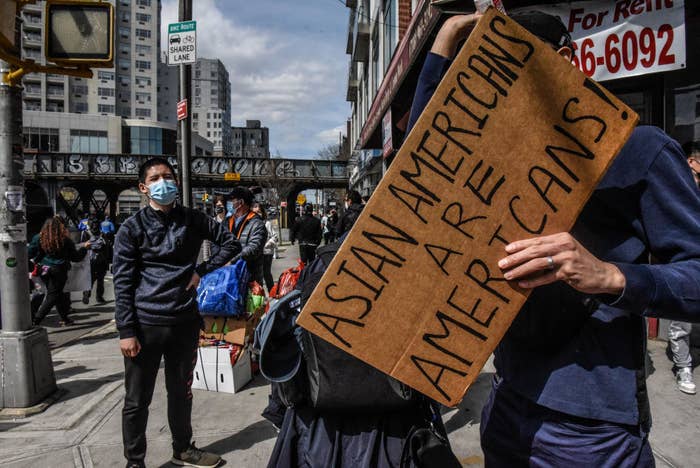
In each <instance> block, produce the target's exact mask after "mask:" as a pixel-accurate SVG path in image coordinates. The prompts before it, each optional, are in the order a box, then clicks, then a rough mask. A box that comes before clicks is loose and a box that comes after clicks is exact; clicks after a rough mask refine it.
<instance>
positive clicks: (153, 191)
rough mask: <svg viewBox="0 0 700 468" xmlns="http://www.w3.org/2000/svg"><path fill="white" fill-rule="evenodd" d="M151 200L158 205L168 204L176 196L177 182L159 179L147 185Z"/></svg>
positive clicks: (173, 200)
mask: <svg viewBox="0 0 700 468" xmlns="http://www.w3.org/2000/svg"><path fill="white" fill-rule="evenodd" d="M148 193H149V197H150V198H151V200H153V201H154V202H156V203H158V204H159V205H170V204H172V203H173V202H175V199H176V198H177V193H178V190H177V184H176V183H175V181H172V180H166V179H160V180H158V181H157V182H153V183H152V184H151V185H149V186H148Z"/></svg>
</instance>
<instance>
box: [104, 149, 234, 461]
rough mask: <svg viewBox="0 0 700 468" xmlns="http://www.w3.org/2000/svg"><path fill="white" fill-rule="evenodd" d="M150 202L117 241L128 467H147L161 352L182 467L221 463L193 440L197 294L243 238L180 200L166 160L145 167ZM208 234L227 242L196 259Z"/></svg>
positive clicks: (143, 187) (142, 183)
mask: <svg viewBox="0 0 700 468" xmlns="http://www.w3.org/2000/svg"><path fill="white" fill-rule="evenodd" d="M139 191H140V192H141V193H143V194H144V195H145V196H146V197H148V206H146V207H145V208H143V209H141V210H140V211H139V212H138V213H136V214H134V215H133V216H131V217H130V218H129V219H127V220H126V221H125V222H124V224H123V225H122V227H121V228H120V229H119V232H118V233H117V236H116V239H115V245H114V262H113V264H114V294H115V302H116V310H115V317H116V322H117V329H118V330H119V338H120V340H119V346H120V348H121V352H122V354H123V355H124V367H125V375H124V380H125V387H126V396H125V399H124V408H123V410H122V435H123V440H124V456H125V457H126V459H127V460H128V463H127V467H143V466H145V465H144V459H145V457H146V423H147V420H148V406H149V404H150V402H151V398H152V396H153V388H154V386H155V381H156V376H157V374H158V368H159V366H160V361H161V357H163V358H164V360H165V381H166V386H167V390H168V422H169V425H170V431H171V433H172V437H173V457H172V459H171V462H172V463H174V464H176V465H184V466H199V467H213V466H216V465H218V464H219V463H220V462H221V458H220V457H219V456H218V455H214V454H211V453H207V452H204V451H202V450H200V449H198V448H197V447H195V446H194V444H193V443H192V440H191V439H192V424H191V416H192V392H191V384H192V371H193V370H194V364H195V362H196V352H197V341H198V336H199V329H200V325H201V323H200V322H201V319H200V317H199V313H198V311H197V301H196V292H197V285H198V284H199V280H200V277H201V276H204V275H205V274H207V273H209V272H210V271H213V270H215V269H216V268H219V267H221V266H223V265H225V264H226V262H228V261H229V260H230V259H231V258H233V257H234V256H235V255H236V254H237V253H239V252H240V250H241V247H240V244H239V243H238V242H237V241H236V240H235V239H234V238H233V236H231V234H230V233H229V232H228V231H226V229H225V228H224V227H223V226H222V225H221V224H220V223H217V222H216V221H215V220H214V219H212V218H211V217H209V216H207V215H206V214H204V213H202V212H200V211H196V210H192V209H190V208H185V207H182V206H179V205H176V204H175V200H176V199H177V195H178V183H177V179H176V177H175V171H174V169H173V167H172V166H171V165H170V163H169V162H168V161H167V160H165V159H163V158H153V159H150V160H148V161H146V162H145V163H144V164H143V165H142V166H141V168H140V169H139ZM204 240H209V241H211V242H212V244H214V245H217V246H218V247H219V250H218V253H217V254H216V255H213V256H212V257H211V258H210V259H209V260H208V261H206V262H203V263H201V264H199V265H196V261H197V256H198V254H199V249H200V247H201V245H202V242H203V241H204Z"/></svg>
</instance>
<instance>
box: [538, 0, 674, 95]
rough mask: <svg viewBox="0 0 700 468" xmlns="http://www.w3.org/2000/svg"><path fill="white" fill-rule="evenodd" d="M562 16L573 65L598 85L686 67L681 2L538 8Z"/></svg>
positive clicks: (638, 0)
mask: <svg viewBox="0 0 700 468" xmlns="http://www.w3.org/2000/svg"><path fill="white" fill-rule="evenodd" d="M537 9H538V10H542V11H545V12H548V13H551V14H553V15H557V16H559V17H560V18H561V20H562V21H563V22H564V24H565V25H567V27H568V29H569V32H571V36H572V38H573V39H574V41H575V42H576V48H577V51H576V58H575V59H574V63H575V64H576V66H578V67H579V68H580V69H581V70H582V71H583V72H584V73H585V74H586V75H588V76H590V77H592V78H594V79H595V80H597V81H605V80H613V79H617V78H624V77H628V76H636V75H644V74H647V73H656V72H663V71H669V70H677V69H679V68H685V63H686V62H685V7H684V2H683V0H618V1H616V2H608V1H602V0H601V1H580V2H573V3H566V4H563V3H562V4H558V5H542V6H538V7H537Z"/></svg>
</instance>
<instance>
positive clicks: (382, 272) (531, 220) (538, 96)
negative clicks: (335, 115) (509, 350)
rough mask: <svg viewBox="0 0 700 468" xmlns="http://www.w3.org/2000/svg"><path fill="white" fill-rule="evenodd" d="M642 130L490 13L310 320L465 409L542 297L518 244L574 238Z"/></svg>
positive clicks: (331, 274) (352, 237)
mask: <svg viewBox="0 0 700 468" xmlns="http://www.w3.org/2000/svg"><path fill="white" fill-rule="evenodd" d="M637 121H638V117H637V115H636V114H635V113H634V112H633V111H631V110H630V109H629V108H628V107H626V106H625V105H624V104H623V103H622V102H620V101H619V100H618V99H616V98H615V97H613V96H612V95H611V94H610V93H608V92H607V91H605V90H604V89H602V88H601V87H599V85H597V84H596V83H595V82H594V81H592V80H591V79H589V78H587V77H586V76H584V75H583V74H582V73H581V72H580V71H579V70H577V69H576V68H574V67H572V66H571V65H570V64H568V63H567V62H566V60H562V58H561V56H559V55H558V54H556V53H555V52H554V51H553V50H552V49H551V48H550V47H548V46H546V45H545V44H543V43H542V42H541V41H539V40H537V39H536V38H535V37H534V36H533V35H531V34H529V33H528V32H527V31H525V30H524V29H523V28H522V27H520V26H518V25H517V24H516V23H515V22H514V21H512V20H510V19H508V17H505V16H502V15H500V14H499V13H497V12H496V11H495V10H493V9H490V10H489V11H488V12H487V13H486V15H485V16H484V17H483V19H482V20H481V21H480V22H479V24H478V25H477V27H476V29H475V31H474V32H473V33H472V35H471V36H470V38H469V40H468V41H467V43H466V45H465V46H464V47H463V48H462V50H461V51H460V53H459V55H458V56H457V58H456V59H455V61H454V63H453V65H452V66H451V68H450V69H449V71H448V72H447V74H446V75H445V77H444V78H443V80H442V82H441V83H440V86H439V87H438V89H437V91H436V93H435V95H434V96H433V98H432V99H431V101H430V103H429V104H428V106H427V108H426V109H425V110H424V112H423V114H422V115H421V117H420V118H419V120H418V122H417V123H416V125H415V127H414V128H413V130H412V131H411V133H410V134H409V135H408V138H407V139H406V140H405V142H404V143H403V144H402V145H401V148H400V149H399V151H398V154H397V156H396V157H395V159H394V161H393V163H392V164H391V166H390V167H389V170H388V172H387V173H386V174H385V176H384V177H383V178H382V179H381V182H380V183H379V186H378V187H377V188H376V190H375V191H374V193H373V195H372V198H371V199H370V200H369V202H368V203H367V205H366V206H365V208H364V209H363V210H362V213H361V215H360V218H359V219H358V221H357V223H356V225H355V227H354V228H353V229H352V230H351V231H350V234H349V235H348V237H347V238H346V239H345V241H344V242H343V244H342V246H341V248H340V250H339V252H338V254H337V255H336V256H335V258H334V259H333V261H332V263H331V264H330V266H329V267H328V269H327V271H326V273H325V274H324V275H323V278H322V279H321V281H320V282H319V284H318V285H317V286H316V288H315V290H314V292H313V294H312V296H311V298H310V299H309V301H308V302H307V304H306V305H305V307H304V310H303V311H302V313H301V315H300V317H299V319H298V323H299V324H300V325H301V326H302V327H304V328H306V329H307V330H309V331H311V332H312V333H315V334H317V335H318V336H320V337H321V338H323V339H325V340H326V341H328V342H329V343H332V344H334V345H335V346H338V347H339V348H341V349H343V350H345V351H347V352H348V353H350V354H352V355H354V356H356V357H358V358H359V359H362V360H363V361H365V362H367V363H369V364H371V365H373V366H375V367H376V368H378V369H380V370H381V371H383V372H385V373H386V374H389V375H391V376H393V377H395V378H397V379H398V380H400V381H402V382H404V383H406V384H407V385H410V386H411V387H413V388H415V389H417V390H419V391H420V392H422V393H425V394H427V395H429V396H430V397H432V398H434V399H436V400H438V401H440V402H441V403H444V404H446V405H450V406H454V405H456V404H457V403H459V401H460V400H461V399H462V397H463V396H464V394H465V393H466V391H467V389H468V387H469V385H470V384H471V383H472V382H473V381H474V380H475V379H476V378H477V377H478V375H479V372H480V370H481V368H482V367H483V365H484V364H485V362H486V360H487V359H488V358H489V356H490V355H491V353H492V352H493V350H494V348H495V347H496V345H497V344H498V342H499V341H500V340H501V338H502V337H503V334H504V333H505V332H506V330H507V329H508V327H509V326H510V323H511V322H512V320H513V319H514V318H515V316H516V314H517V313H518V311H519V310H520V308H521V307H522V304H523V303H524V302H525V300H526V298H527V296H528V292H529V291H527V290H522V289H519V288H518V287H517V285H516V284H511V283H509V282H507V281H506V280H505V279H504V278H503V276H502V273H501V270H500V269H499V268H498V265H497V263H498V260H500V259H501V258H503V257H504V256H505V255H506V253H505V249H504V248H505V246H506V245H507V244H508V243H509V242H510V241H515V240H517V239H524V238H531V237H533V236H537V235H547V234H552V233H555V232H561V231H568V230H569V229H570V228H571V226H572V225H573V224H574V221H575V220H576V217H577V216H578V214H579V212H580V210H581V209H582V208H583V206H584V204H585V203H586V201H587V200H588V197H589V196H590V194H591V192H592V190H593V189H594V187H595V186H596V185H597V183H598V181H599V180H600V179H601V178H602V176H603V174H604V173H605V171H606V170H607V168H608V166H609V164H610V163H611V161H612V160H613V158H614V156H615V155H616V154H617V153H618V151H619V150H620V149H621V148H622V146H623V145H624V143H625V141H626V140H627V138H628V137H629V135H630V134H631V132H632V130H633V129H634V127H635V125H636V123H637Z"/></svg>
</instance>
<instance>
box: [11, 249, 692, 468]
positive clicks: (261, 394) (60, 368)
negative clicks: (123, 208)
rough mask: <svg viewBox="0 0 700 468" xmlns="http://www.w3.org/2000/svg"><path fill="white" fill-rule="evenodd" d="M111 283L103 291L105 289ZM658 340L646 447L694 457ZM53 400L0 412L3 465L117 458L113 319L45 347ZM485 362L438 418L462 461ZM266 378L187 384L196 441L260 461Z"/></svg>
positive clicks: (468, 460)
mask: <svg viewBox="0 0 700 468" xmlns="http://www.w3.org/2000/svg"><path fill="white" fill-rule="evenodd" d="M295 262H296V249H294V248H293V247H292V248H291V249H289V248H288V249H287V251H286V252H282V258H281V259H279V260H277V261H275V275H278V274H279V272H281V271H282V270H283V269H284V268H287V267H288V266H291V265H294V264H295ZM110 292H111V291H110ZM665 348H666V344H665V343H664V342H660V341H650V342H649V357H650V369H651V375H650V377H649V380H648V386H649V393H650V399H651V406H652V412H653V417H654V428H653V430H652V436H651V441H652V447H653V449H654V453H655V455H656V459H657V464H658V466H676V467H686V466H688V467H689V466H698V460H700V445H699V444H697V441H696V440H695V436H696V435H697V434H700V396H690V395H684V394H682V393H680V392H679V391H678V390H676V387H675V384H674V380H673V376H672V374H671V363H670V361H669V359H668V358H667V357H666V353H665ZM53 360H54V367H55V370H56V378H57V381H58V386H59V388H60V395H59V398H58V401H57V402H56V403H54V404H53V405H51V406H50V407H49V408H48V409H47V410H46V411H45V412H44V413H41V414H38V415H34V416H31V417H29V418H25V419H17V420H2V421H0V460H2V465H3V466H7V467H52V468H53V467H93V466H94V467H112V466H115V467H118V466H124V465H125V460H124V458H123V456H122V442H121V406H122V402H123V397H124V387H123V370H124V366H123V362H122V357H121V356H120V354H119V350H118V338H117V334H116V330H115V328H114V324H113V323H107V324H106V325H103V326H101V327H99V328H97V329H94V330H93V331H92V332H90V333H88V334H87V335H84V336H82V337H81V338H80V339H78V341H74V342H73V343H72V344H68V345H67V346H64V347H60V348H57V349H55V350H54V352H53ZM162 374H163V373H162V372H161V373H160V375H159V378H158V382H157V384H156V390H155V394H154V397H153V403H152V404H151V408H150V417H149V424H148V444H149V446H148V456H147V459H146V462H147V465H148V466H149V467H159V466H162V467H165V466H170V464H169V463H168V460H169V459H170V456H171V448H170V431H169V429H168V424H167V415H166V393H165V382H164V379H163V375H162ZM492 375H493V367H492V366H491V364H490V363H489V365H487V367H486V368H485V369H484V370H483V371H482V374H481V375H480V377H479V379H478V380H477V382H476V383H475V385H474V386H473V387H472V388H471V389H470V390H469V393H468V394H467V396H466V398H465V399H464V401H463V402H462V403H461V404H460V405H459V407H458V408H456V409H446V410H445V411H444V419H445V424H446V427H447V430H448V432H449V434H450V440H451V442H452V445H453V448H454V449H455V452H456V454H457V456H458V457H459V459H460V461H461V462H462V464H463V465H464V466H480V465H483V457H482V455H481V450H480V448H479V422H480V410H481V407H482V405H483V402H484V400H485V399H486V397H487V395H488V392H489V387H490V380H491V377H492ZM268 390H269V387H268V385H267V384H266V382H265V381H264V380H263V379H262V378H261V377H259V376H258V377H256V378H255V379H254V380H253V381H252V382H251V383H250V384H248V385H247V386H246V387H245V388H244V389H243V390H242V391H241V392H239V393H237V394H234V395H231V394H218V393H213V392H206V391H201V390H194V391H193V392H194V407H193V416H192V420H193V428H194V440H195V441H196V443H197V445H198V446H199V447H202V448H206V449H207V450H211V451H213V452H216V453H219V454H221V455H222V456H223V457H224V459H225V460H226V461H227V464H228V466H236V467H264V466H266V463H267V460H268V458H269V454H270V452H271V450H272V447H273V446H274V442H275V437H276V432H275V430H274V429H273V428H272V426H271V425H270V424H269V423H268V422H267V421H265V420H264V419H263V418H262V417H261V416H260V413H261V411H262V410H263V408H264V407H265V406H266V404H267V396H268Z"/></svg>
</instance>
